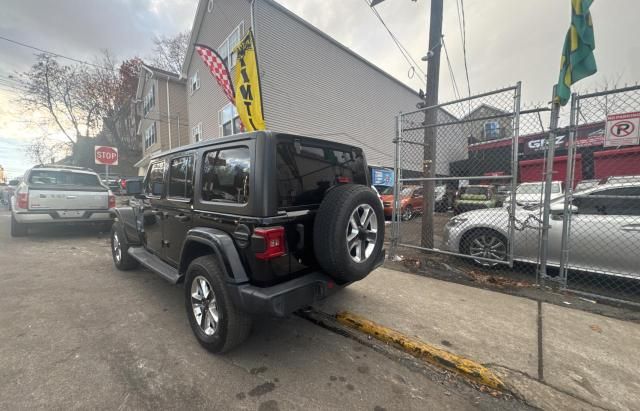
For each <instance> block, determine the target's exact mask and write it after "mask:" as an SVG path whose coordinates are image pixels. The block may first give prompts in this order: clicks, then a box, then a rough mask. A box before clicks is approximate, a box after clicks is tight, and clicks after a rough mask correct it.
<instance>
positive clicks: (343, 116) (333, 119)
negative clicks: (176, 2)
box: [182, 0, 466, 169]
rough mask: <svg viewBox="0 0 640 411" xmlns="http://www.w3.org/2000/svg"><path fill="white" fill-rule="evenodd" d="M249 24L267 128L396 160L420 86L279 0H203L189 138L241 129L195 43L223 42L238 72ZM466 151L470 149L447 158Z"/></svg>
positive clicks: (190, 83)
mask: <svg viewBox="0 0 640 411" xmlns="http://www.w3.org/2000/svg"><path fill="white" fill-rule="evenodd" d="M250 27H253V31H254V36H255V42H256V51H257V56H258V65H259V69H260V80H261V89H262V100H263V111H264V117H265V123H266V127H267V129H269V130H274V131H282V132H288V133H294V134H301V135H305V136H312V137H318V138H324V139H330V140H335V141H340V142H343V143H347V144H353V145H356V146H359V147H362V148H363V149H364V150H365V153H366V155H367V160H368V162H369V164H375V165H380V166H392V165H393V153H394V146H393V142H392V140H393V139H394V137H395V132H396V120H395V117H396V116H397V115H398V113H399V112H401V111H410V110H415V107H416V103H417V102H419V101H420V98H419V97H418V94H417V93H416V92H415V91H414V90H412V89H411V88H409V87H407V86H406V85H404V84H403V83H401V82H400V81H398V80H397V79H395V78H393V77H392V76H390V75H388V74H387V73H385V72H384V71H382V70H381V69H379V68H378V67H376V66H375V65H373V64H371V63H370V62H368V61H367V60H365V59H364V58H362V57H360V56H359V55H358V54H356V53H354V52H353V51H351V50H349V49H348V48H347V47H345V46H343V45H342V44H340V43H338V42H337V41H336V40H334V39H332V38H331V37H329V36H328V35H326V34H325V33H323V32H322V31H320V30H318V29H317V28H315V27H313V26H312V25H311V24H309V23H307V22H306V21H304V20H303V19H301V18H300V17H298V16H297V15H295V14H293V13H292V12H291V11H289V10H287V9H286V8H284V7H283V6H281V5H279V4H278V3H276V2H274V1H273V0H254V1H250V0H226V1H214V0H211V1H210V0H200V2H199V4H198V10H197V13H196V18H195V21H194V24H193V30H192V32H191V39H190V45H189V49H188V51H187V56H186V60H185V64H184V66H183V70H182V71H183V73H182V75H183V76H184V77H185V78H186V79H187V89H188V91H187V99H188V106H189V119H190V127H191V133H190V136H191V141H197V140H199V139H203V138H217V137H221V136H223V135H227V134H233V133H237V132H239V130H238V128H237V123H236V121H235V116H236V114H235V109H234V107H233V106H232V105H231V104H229V102H228V100H227V99H226V97H225V95H224V94H223V93H222V91H221V90H220V88H219V86H218V84H217V83H216V82H215V80H214V79H213V77H212V76H211V74H210V73H209V71H208V69H207V67H206V66H205V65H204V64H203V62H202V61H201V59H200V56H198V54H197V53H195V52H194V44H196V43H201V44H205V45H208V46H210V47H212V48H214V49H217V50H218V52H219V54H220V55H221V57H222V58H224V59H226V60H227V61H228V66H229V68H230V70H231V71H232V72H233V67H234V65H235V56H234V55H233V54H232V52H231V50H232V49H233V46H234V45H235V44H236V43H237V42H238V40H239V39H241V38H242V37H243V35H244V34H245V33H246V32H247V31H248V30H249V28H250ZM464 138H466V137H463V139H462V140H461V142H460V144H461V145H463V148H466V140H464ZM458 155H460V156H462V157H458ZM463 158H466V149H462V150H460V152H459V153H457V154H456V157H455V158H450V159H447V160H448V161H454V160H459V159H463ZM443 169H448V167H444V168H443Z"/></svg>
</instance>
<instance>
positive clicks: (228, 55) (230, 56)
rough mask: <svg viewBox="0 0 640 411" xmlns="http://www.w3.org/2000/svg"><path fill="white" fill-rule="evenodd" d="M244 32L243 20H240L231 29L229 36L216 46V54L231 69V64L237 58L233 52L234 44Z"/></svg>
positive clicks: (234, 62)
mask: <svg viewBox="0 0 640 411" xmlns="http://www.w3.org/2000/svg"><path fill="white" fill-rule="evenodd" d="M243 34H244V21H243V22H241V23H240V24H239V25H238V27H236V28H235V29H233V31H232V32H231V34H229V37H227V38H226V39H225V40H224V41H223V42H222V44H221V45H220V47H219V48H218V54H220V57H222V60H224V64H225V65H226V66H227V67H228V68H229V70H231V68H232V67H233V66H235V65H236V61H237V60H238V58H237V56H236V53H234V52H233V49H234V47H235V46H237V45H238V43H240V40H241V39H242V35H243Z"/></svg>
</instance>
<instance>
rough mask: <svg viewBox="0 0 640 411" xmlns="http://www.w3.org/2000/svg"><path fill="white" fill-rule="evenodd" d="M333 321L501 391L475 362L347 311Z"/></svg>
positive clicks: (501, 386) (497, 382)
mask: <svg viewBox="0 0 640 411" xmlns="http://www.w3.org/2000/svg"><path fill="white" fill-rule="evenodd" d="M336 319H337V320H338V322H339V323H341V324H343V325H346V326H347V327H351V328H355V329H356V330H359V331H362V332H363V333H365V334H368V335H370V336H372V337H374V338H376V339H378V340H380V341H382V342H386V343H389V344H391V345H393V346H395V347H396V348H399V349H400V350H402V351H405V352H407V353H409V354H411V355H413V356H414V357H416V358H418V359H421V360H424V361H427V362H429V363H431V364H434V365H437V366H439V367H444V368H446V369H448V370H451V371H455V372H458V373H460V374H462V375H463V376H465V377H468V378H470V379H472V380H473V381H475V382H478V383H480V384H483V385H486V386H487V387H491V388H494V389H499V390H502V389H504V388H505V386H504V384H503V383H502V381H500V379H499V378H498V377H497V376H496V375H495V374H494V373H493V372H491V371H490V370H489V369H488V368H487V367H484V366H483V365H481V364H478V363H477V362H475V361H471V360H469V359H467V358H464V357H461V356H459V355H456V354H452V353H450V352H448V351H445V350H441V349H439V348H436V347H433V346H431V345H429V344H425V343H423V342H422V341H418V340H412V339H410V338H409V337H407V336H406V335H404V334H401V333H399V332H398V331H395V330H392V329H390V328H387V327H384V326H382V325H380V324H376V323H374V322H373V321H369V320H367V319H366V318H364V317H360V316H359V315H356V314H353V313H350V312H348V311H342V312H339V313H338V314H336Z"/></svg>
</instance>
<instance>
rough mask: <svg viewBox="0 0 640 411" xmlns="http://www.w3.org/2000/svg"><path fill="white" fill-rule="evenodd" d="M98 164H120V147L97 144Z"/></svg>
mask: <svg viewBox="0 0 640 411" xmlns="http://www.w3.org/2000/svg"><path fill="white" fill-rule="evenodd" d="M95 151H96V164H104V165H108V166H117V165H118V149H117V148H116V147H109V146H96V148H95Z"/></svg>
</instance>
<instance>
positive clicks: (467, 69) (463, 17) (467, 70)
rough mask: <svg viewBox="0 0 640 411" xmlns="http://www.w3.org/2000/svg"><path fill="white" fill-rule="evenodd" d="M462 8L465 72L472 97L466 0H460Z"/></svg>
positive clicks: (468, 89)
mask: <svg viewBox="0 0 640 411" xmlns="http://www.w3.org/2000/svg"><path fill="white" fill-rule="evenodd" d="M460 8H461V9H462V54H463V55H464V72H465V75H466V76H467V91H468V92H469V97H471V84H470V83H469V67H468V66H467V21H466V18H465V15H464V0H460Z"/></svg>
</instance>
